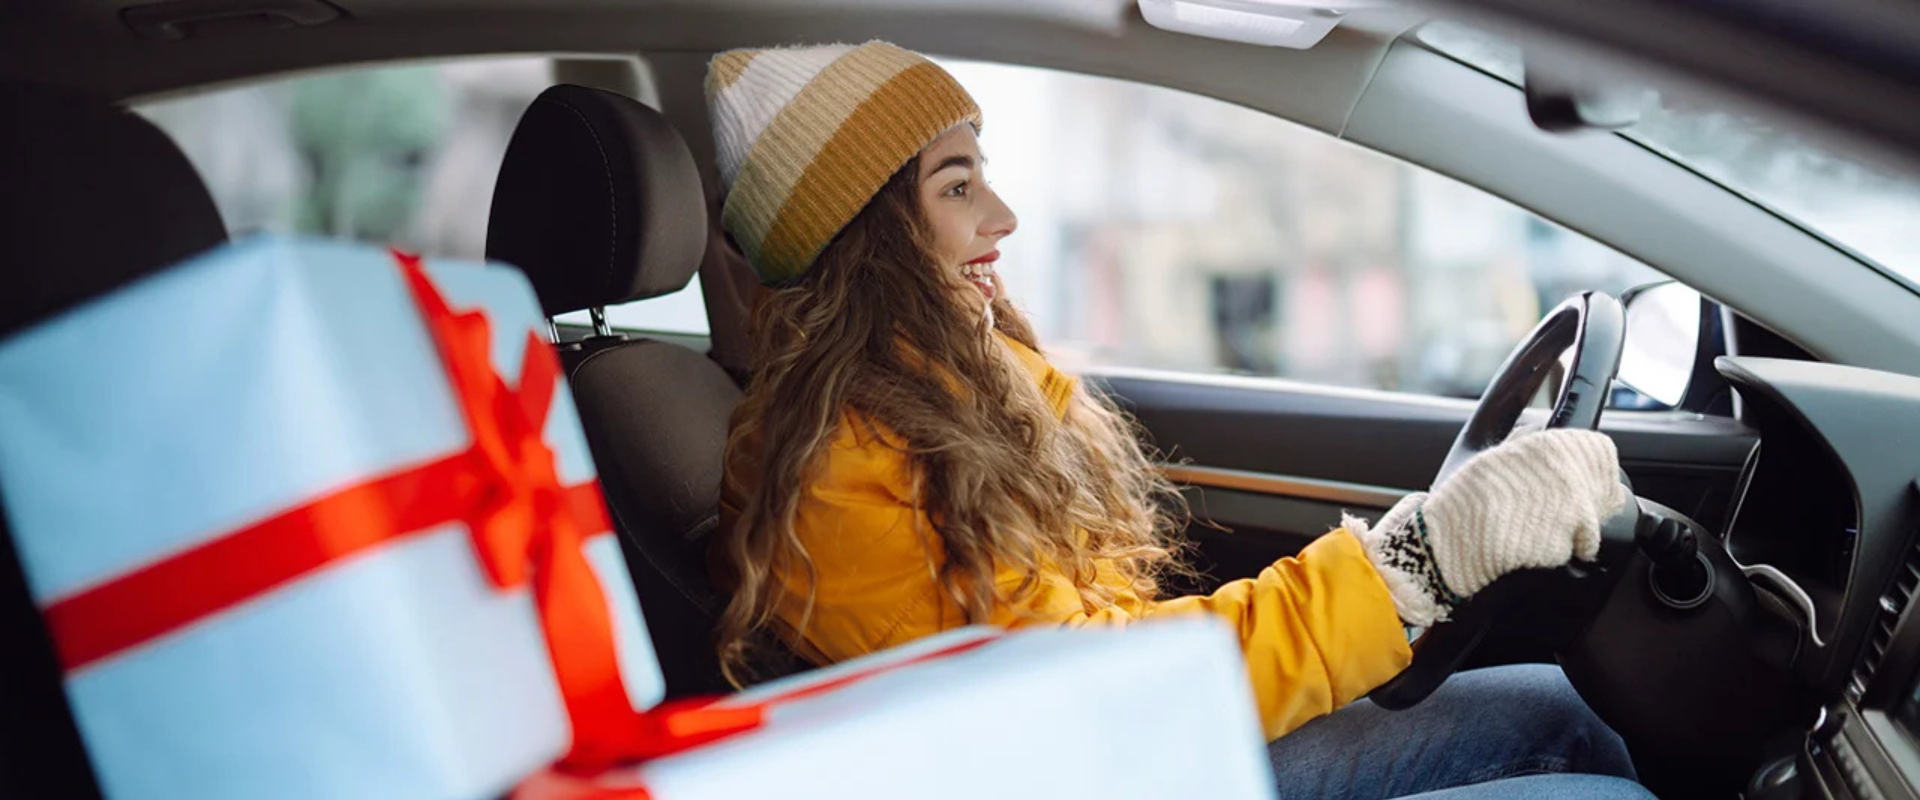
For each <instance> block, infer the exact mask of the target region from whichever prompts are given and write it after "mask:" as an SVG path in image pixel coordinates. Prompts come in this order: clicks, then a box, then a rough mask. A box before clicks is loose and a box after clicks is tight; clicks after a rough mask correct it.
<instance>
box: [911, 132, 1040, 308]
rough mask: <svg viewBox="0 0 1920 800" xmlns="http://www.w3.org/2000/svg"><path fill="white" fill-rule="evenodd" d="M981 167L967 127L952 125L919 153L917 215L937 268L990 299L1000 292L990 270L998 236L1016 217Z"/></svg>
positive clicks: (1003, 234)
mask: <svg viewBox="0 0 1920 800" xmlns="http://www.w3.org/2000/svg"><path fill="white" fill-rule="evenodd" d="M986 167H987V160H986V159H985V158H983V157H981V155H980V140H979V139H977V138H975V136H974V132H973V126H972V125H960V126H956V127H955V128H953V129H952V130H949V131H947V132H946V133H943V134H941V135H940V138H938V139H935V140H933V143H932V144H929V145H927V147H926V149H924V150H921V151H920V213H921V215H922V216H923V217H924V218H925V220H926V222H927V226H928V227H929V228H930V229H931V231H932V234H933V250H934V255H935V257H936V258H937V259H938V261H939V264H940V267H941V269H946V270H951V271H952V274H953V275H955V276H957V277H959V278H962V279H964V280H965V281H966V282H967V283H969V284H971V285H973V286H974V287H976V288H978V289H979V290H980V293H981V294H982V295H985V296H986V299H987V301H988V302H989V303H991V302H992V301H993V299H994V298H995V297H996V296H998V295H999V294H1000V291H1001V287H1000V277H999V275H998V274H996V273H995V272H994V269H993V262H994V261H996V260H998V259H999V258H1000V250H999V244H1000V240H1001V239H1004V238H1006V237H1007V235H1008V234H1010V233H1013V229H1014V227H1015V226H1016V225H1018V221H1017V220H1015V219H1014V217H1013V210H1012V209H1009V208H1007V204H1006V203H1002V202H1000V196H999V195H997V194H994V193H993V189H992V188H991V187H989V186H987V177H986Z"/></svg>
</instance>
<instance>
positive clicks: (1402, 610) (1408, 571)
mask: <svg viewBox="0 0 1920 800" xmlns="http://www.w3.org/2000/svg"><path fill="white" fill-rule="evenodd" d="M1426 500H1427V495H1426V493H1424V492H1418V493H1414V494H1410V495H1407V496H1406V497H1403V498H1401V499H1400V502H1398V503H1395V504H1394V506H1393V509H1392V510H1390V511H1388V512H1387V514H1386V516H1384V517H1381V518H1380V523H1379V524H1377V525H1371V526H1370V525H1368V524H1367V521H1366V520H1364V519H1360V518H1359V517H1353V516H1347V517H1344V518H1343V519H1342V524H1343V525H1344V526H1345V527H1346V529H1347V530H1348V531H1350V532H1352V533H1353V535H1354V537H1355V538H1358V539H1359V540H1360V545H1361V547H1362V548H1363V549H1365V550H1366V552H1367V559H1368V560H1369V561H1372V562H1373V568H1374V570H1375V571H1377V572H1379V573H1380V579H1381V580H1382V581H1384V582H1386V584H1387V592H1388V594H1390V595H1391V596H1392V597H1393V608H1394V610H1395V611H1397V612H1399V614H1400V621H1401V622H1403V623H1405V624H1407V625H1409V626H1412V627H1416V628H1425V627H1428V626H1430V625H1432V624H1433V623H1435V622H1440V621H1442V620H1445V619H1446V618H1447V614H1448V613H1449V612H1451V611H1452V610H1453V609H1454V608H1455V607H1456V606H1458V605H1460V604H1461V603H1463V602H1466V598H1465V597H1463V596H1461V595H1459V594H1456V593H1455V592H1454V591H1453V590H1451V589H1449V588H1448V587H1447V582H1446V580H1445V579H1444V578H1442V577H1441V575H1440V562H1439V559H1438V558H1436V557H1435V556H1434V551H1433V542H1432V539H1431V537H1430V536H1429V535H1428V531H1427V527H1426V520H1425V519H1424V516H1423V514H1422V512H1421V506H1422V505H1424V504H1425V503H1426Z"/></svg>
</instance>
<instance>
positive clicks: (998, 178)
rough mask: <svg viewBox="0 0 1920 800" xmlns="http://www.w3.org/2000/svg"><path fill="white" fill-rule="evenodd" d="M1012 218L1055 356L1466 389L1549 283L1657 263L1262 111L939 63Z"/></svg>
mask: <svg viewBox="0 0 1920 800" xmlns="http://www.w3.org/2000/svg"><path fill="white" fill-rule="evenodd" d="M942 63H943V64H944V65H945V66H946V67H947V68H948V69H949V70H950V71H952V72H953V73H954V75H955V76H956V77H957V78H958V79H959V80H960V82H961V83H962V84H963V85H965V86H966V87H967V89H968V90H969V91H970V92H971V93H972V94H973V95H974V97H975V98H976V99H977V100H978V101H979V103H980V105H981V108H982V113H983V117H984V120H985V127H984V130H983V133H982V148H983V150H984V151H985V154H986V156H987V158H988V160H989V165H988V168H987V176H988V178H989V179H990V180H991V181H992V184H993V186H994V189H995V191H997V192H998V193H999V194H1000V195H1001V197H1002V198H1003V199H1004V200H1006V202H1007V203H1008V204H1009V205H1010V206H1012V208H1013V210H1014V212H1015V213H1016V214H1017V215H1018V216H1019V219H1020V226H1019V229H1018V231H1017V232H1016V233H1015V234H1014V235H1013V236H1011V237H1010V238H1008V239H1007V240H1006V241H1005V242H1004V243H1003V244H1002V246H1001V250H1002V252H1003V253H1004V254H1005V255H1004V258H1002V260H1001V261H1000V262H999V265H998V266H999V268H1000V270H999V271H1000V276H1001V279H1002V280H1003V281H1004V282H1005V283H1006V285H1007V287H1008V292H1009V294H1010V296H1011V297H1012V299H1013V300H1014V301H1015V302H1016V303H1018V304H1020V305H1021V306H1022V307H1023V308H1025V309H1026V311H1027V313H1028V314H1029V316H1030V317H1031V318H1032V319H1033V322H1034V324H1035V327H1036V332H1037V334H1038V335H1039V337H1040V340H1041V343H1042V344H1043V345H1044V346H1046V348H1047V349H1048V351H1049V354H1050V355H1051V356H1052V357H1053V358H1054V359H1055V360H1056V361H1059V362H1060V363H1061V364H1062V366H1064V367H1067V368H1069V369H1075V370H1081V369H1086V368H1090V367H1133V368H1149V369H1159V370H1172V371H1181V372H1194V373H1231V374H1241V375H1255V376H1271V377H1280V378H1289V379H1295V380H1300V381H1310V382H1314V383H1321V384H1329V385H1336V386H1348V387H1363V388H1374V389H1385V390H1393V391H1402V392H1412V393H1418V394H1426V395H1441V396H1452V397H1478V396H1479V394H1480V392H1481V390H1482V389H1483V388H1485V386H1486V384H1487V382H1488V381H1489V380H1490V379H1491V378H1492V375H1493V373H1494V371H1495V370H1496V369H1497V368H1498V367H1499V365H1500V363H1501V361H1502V360H1503V359H1504V358H1505V357H1506V356H1507V354H1508V353H1509V351H1511V349H1512V348H1513V347H1514V346H1515V345H1516V344H1518V342H1519V340H1520V339H1521V337H1523V336H1524V335H1525V334H1526V333H1527V332H1528V331H1529V330H1531V329H1532V327H1533V326H1534V324H1535V323H1537V322H1538V321H1539V320H1540V318H1541V317H1542V315H1543V314H1544V313H1545V312H1546V311H1548V310H1550V309H1552V307H1553V306H1554V305H1556V304H1558V303H1559V302H1560V301H1561V300H1562V299H1564V298H1566V297H1568V296H1570V295H1572V294H1575V293H1578V292H1580V291H1583V290H1587V289H1598V290H1601V291H1606V292H1610V293H1613V294H1616V295H1617V294H1619V293H1620V292H1621V291H1624V290H1625V289H1627V288H1629V287H1631V286H1634V285H1638V284H1641V283H1647V282H1650V281H1653V280H1658V279H1660V278H1661V276H1660V275H1659V273H1657V272H1656V271H1654V270H1653V269H1651V268H1649V267H1647V266H1645V265H1643V264H1641V263H1639V262H1637V261H1635V260H1633V259H1631V258H1628V257H1626V256H1623V255H1621V254H1619V253H1617V252H1615V251H1613V250H1611V249H1609V248H1607V247H1604V246H1602V245H1599V244H1597V243H1595V242H1593V241H1592V240H1589V239H1587V238H1585V237H1583V236H1580V235H1578V234H1574V233H1572V232H1569V231H1567V230H1565V229H1563V228H1560V227H1558V226H1556V225H1554V224H1552V223H1549V222H1547V221H1545V220H1542V219H1541V218H1539V217H1537V216H1535V215H1533V214H1531V213H1529V212H1527V211H1525V210H1522V209H1520V208H1518V207H1516V206H1514V205H1512V204H1510V203H1508V202H1506V201H1504V200H1501V199H1499V198H1496V197H1494V196H1492V195H1490V194H1488V193H1486V192H1483V191H1481V190H1479V189H1475V188H1473V187H1470V186H1467V185H1465V184H1462V183H1459V182H1457V181H1454V180H1452V179H1449V178H1446V177H1443V176H1440V175H1438V174H1435V173H1432V172H1429V171H1427V170H1424V169H1421V168H1418V167H1414V166H1411V165H1408V164H1406V163H1403V162H1401V161H1398V160H1396V159H1393V158H1391V157H1388V156H1386V155H1383V154H1380V153H1377V152H1374V151H1370V150H1366V149H1364V148H1360V147H1357V146H1354V145H1352V144H1349V143H1346V142H1342V141H1339V140H1337V139H1335V138H1333V137H1331V136H1328V135H1326V134H1323V133H1320V132H1318V131H1314V130H1311V129H1308V128H1306V127H1303V126H1300V125H1297V124H1294V123H1291V122H1288V121H1285V120H1282V119H1278V118H1276V117H1273V116H1271V115H1268V114H1266V113H1264V112H1260V111H1255V110H1252V109H1248V108H1245V107H1242V106H1237V105H1233V104H1230V103H1227V102H1223V101H1220V100H1215V99H1212V98H1207V97H1202V96H1198V95H1192V94H1187V93H1184V92H1179V91H1175V90H1171V89H1165V88H1161V87H1154V86H1148V85H1142V84H1136V83H1130V82H1125V81H1119V80H1112V79H1106V78H1096V77H1090V76H1086V75H1079V74H1073V73H1067V72H1059V71H1053V70H1047V69H1040V68H1033V67H1022V66H1007V65H996V64H982V63H974V62H965V61H943V62H942Z"/></svg>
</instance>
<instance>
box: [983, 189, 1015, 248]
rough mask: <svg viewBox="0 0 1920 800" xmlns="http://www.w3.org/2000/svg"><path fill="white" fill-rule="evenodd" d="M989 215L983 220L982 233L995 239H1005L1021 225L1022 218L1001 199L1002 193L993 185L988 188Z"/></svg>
mask: <svg viewBox="0 0 1920 800" xmlns="http://www.w3.org/2000/svg"><path fill="white" fill-rule="evenodd" d="M987 198H988V201H989V202H988V203H987V215H986V217H984V218H983V219H982V220H981V225H980V235H982V236H991V237H993V238H995V239H1005V238H1007V237H1008V236H1011V235H1013V232H1014V230H1015V229H1017V228H1019V227H1020V218H1019V217H1016V216H1014V214H1013V209H1011V208H1008V207H1007V204H1006V201H1004V200H1001V199H1000V193H999V192H996V191H994V190H993V189H992V188H991V187H989V188H988V189H987Z"/></svg>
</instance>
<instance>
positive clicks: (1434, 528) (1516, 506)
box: [1345, 429, 1631, 627]
mask: <svg viewBox="0 0 1920 800" xmlns="http://www.w3.org/2000/svg"><path fill="white" fill-rule="evenodd" d="M1619 464H1620V461H1619V455H1618V454H1617V453H1616V452H1615V450H1614V446H1613V440H1612V439H1609V438H1607V437H1606V436H1604V435H1602V434H1599V433H1595V432H1593V431H1586V430H1572V429H1555V430H1547V431H1540V432H1538V433H1530V434H1527V435H1523V436H1518V437H1515V438H1510V439H1508V440H1507V441H1506V442H1503V443H1501V444H1500V445H1499V446H1497V447H1494V448H1492V449H1489V450H1486V451H1485V452H1482V453H1480V454H1479V455H1476V456H1474V457H1473V458H1472V459H1469V460H1468V461H1467V463H1466V464H1465V465H1463V466H1462V467H1461V468H1460V470H1459V471H1458V472H1455V473H1454V474H1453V475H1452V476H1451V477H1449V478H1447V479H1446V480H1445V481H1443V482H1442V483H1441V484H1440V485H1439V486H1436V487H1434V489H1433V491H1432V492H1431V493H1426V492H1421V493H1416V494H1410V495H1407V496H1406V497H1405V498H1403V499H1401V501H1400V502H1399V503H1397V504H1395V505H1394V507H1393V509H1392V510H1390V511H1388V512H1387V514H1386V516H1384V517H1381V518H1380V523H1379V524H1378V525H1373V526H1368V525H1367V523H1366V521H1365V520H1361V519H1356V518H1353V517H1348V518H1347V519H1346V520H1345V522H1346V527H1347V529H1348V530H1349V531H1352V532H1353V534H1354V535H1355V536H1357V537H1358V538H1359V539H1360V543H1361V545H1363V546H1364V547H1365V549H1366V551H1367V557H1368V558H1369V559H1371V560H1372V561H1373V566H1374V569H1376V570H1378V571H1379V572H1380V577H1381V578H1382V579H1384V580H1385V581H1386V584H1387V589H1388V591H1389V592H1390V593H1391V594H1392V595H1393V605H1394V608H1395V609H1396V610H1397V611H1399V613H1400V619H1401V621H1402V622H1405V623H1406V624H1408V625H1412V626H1416V627H1426V626H1428V625H1432V624H1433V623H1435V622H1437V621H1440V620H1444V619H1446V618H1447V614H1448V612H1450V611H1452V610H1453V609H1454V608H1455V607H1456V606H1458V605H1460V604H1461V603H1463V602H1465V601H1466V599H1467V598H1468V597H1471V596H1473V593H1475V592H1478V591H1480V590H1481V589H1482V588H1484V587H1485V586H1486V585H1487V584H1489V583H1492V582H1493V580H1494V579H1495V578H1498V577H1500V576H1502V575H1505V574H1507V573H1509V572H1512V571H1514V570H1518V569H1525V568H1528V567H1557V566H1560V565H1562V564H1565V563H1567V562H1568V561H1570V560H1572V559H1573V558H1576V557H1578V558H1580V559H1582V560H1585V561H1592V560H1593V559H1594V558H1596V557H1597V556H1598V555H1599V553H1600V525H1601V524H1602V523H1603V522H1605V521H1606V519H1607V517H1609V516H1611V515H1612V514H1613V513H1614V512H1615V511H1617V510H1618V509H1619V508H1620V507H1621V506H1622V505H1624V504H1626V502H1627V501H1628V500H1629V499H1630V497H1631V495H1630V493H1629V492H1628V491H1627V488H1626V487H1625V486H1622V485H1621V484H1620V474H1619Z"/></svg>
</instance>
